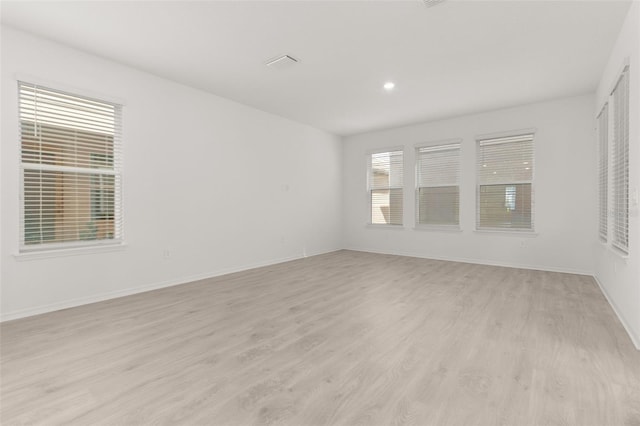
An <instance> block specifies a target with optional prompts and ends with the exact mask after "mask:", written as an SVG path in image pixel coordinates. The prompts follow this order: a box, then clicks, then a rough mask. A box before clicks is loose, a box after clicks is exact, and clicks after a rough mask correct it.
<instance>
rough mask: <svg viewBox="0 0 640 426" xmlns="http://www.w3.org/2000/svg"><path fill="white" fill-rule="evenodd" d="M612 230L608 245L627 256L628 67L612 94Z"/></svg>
mask: <svg viewBox="0 0 640 426" xmlns="http://www.w3.org/2000/svg"><path fill="white" fill-rule="evenodd" d="M611 96H612V104H613V161H612V168H613V170H612V181H613V182H612V184H613V205H612V206H611V209H612V213H613V223H612V226H613V229H612V231H611V237H612V239H611V244H612V245H613V246H614V247H616V248H617V249H619V250H621V251H623V252H624V253H628V252H629V67H626V68H625V69H624V71H623V72H622V75H621V76H620V79H619V80H618V82H617V84H616V86H615V88H614V89H613V92H612V94H611Z"/></svg>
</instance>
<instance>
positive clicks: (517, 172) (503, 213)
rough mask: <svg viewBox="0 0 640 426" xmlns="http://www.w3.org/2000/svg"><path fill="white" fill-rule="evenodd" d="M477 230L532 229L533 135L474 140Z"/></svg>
mask: <svg viewBox="0 0 640 426" xmlns="http://www.w3.org/2000/svg"><path fill="white" fill-rule="evenodd" d="M477 176H478V197H477V200H478V201H477V202H478V209H477V228H478V229H499V230H500V229H513V230H533V214H532V212H533V187H532V186H533V134H525V135H518V136H510V137H503V138H491V139H481V140H479V141H478V164H477Z"/></svg>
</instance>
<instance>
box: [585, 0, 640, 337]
mask: <svg viewBox="0 0 640 426" xmlns="http://www.w3.org/2000/svg"><path fill="white" fill-rule="evenodd" d="M627 58H628V59H629V77H630V97H629V164H630V173H629V189H630V193H631V194H634V193H636V194H637V193H638V191H639V188H640V3H639V2H637V1H636V2H634V3H633V4H632V6H631V8H630V9H629V13H628V14H627V17H626V20H625V23H624V25H623V27H622V30H621V31H620V35H619V36H618V40H617V42H616V44H615V47H614V49H613V51H612V53H611V56H610V58H609V61H608V63H607V66H606V68H605V70H604V73H603V75H602V79H601V80H600V84H599V86H598V91H597V96H596V105H595V107H594V110H593V111H592V115H593V116H594V117H595V116H596V114H597V113H598V112H599V111H600V109H601V108H602V105H604V103H605V102H606V101H607V99H608V97H609V94H610V92H611V90H612V89H613V85H614V84H615V82H616V81H617V79H618V77H619V74H620V72H621V71H622V67H623V65H624V63H625V60H626V59H627ZM610 111H611V110H610ZM629 207H630V218H629V231H630V232H629V256H628V257H623V256H621V255H620V254H618V253H617V252H615V251H614V250H612V249H611V248H610V246H609V245H607V244H602V243H601V242H600V241H599V240H598V239H597V238H595V237H594V243H592V246H595V253H596V262H595V276H596V278H597V280H598V282H599V283H600V286H601V288H602V289H603V291H604V293H605V295H606V296H607V298H608V299H609V302H610V303H611V305H612V306H613V307H614V309H615V310H616V313H617V314H618V316H619V317H620V320H621V321H622V322H623V324H624V325H625V327H626V329H627V331H628V332H629V334H630V335H631V338H632V339H633V340H634V343H635V345H636V347H637V348H638V349H640V218H639V214H638V204H637V202H636V203H635V204H634V202H633V201H631V203H630V206H629ZM609 222H611V220H609Z"/></svg>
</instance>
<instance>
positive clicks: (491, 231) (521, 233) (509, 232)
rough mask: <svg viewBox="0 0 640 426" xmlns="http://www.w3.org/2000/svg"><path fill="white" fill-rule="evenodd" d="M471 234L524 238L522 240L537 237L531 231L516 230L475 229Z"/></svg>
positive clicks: (535, 233)
mask: <svg viewBox="0 0 640 426" xmlns="http://www.w3.org/2000/svg"><path fill="white" fill-rule="evenodd" d="M473 232H475V233H478V234H488V235H501V236H505V237H524V238H535V237H537V236H538V233H537V232H535V231H533V230H524V229H523V230H517V229H505V230H499V229H475V230H474V231H473Z"/></svg>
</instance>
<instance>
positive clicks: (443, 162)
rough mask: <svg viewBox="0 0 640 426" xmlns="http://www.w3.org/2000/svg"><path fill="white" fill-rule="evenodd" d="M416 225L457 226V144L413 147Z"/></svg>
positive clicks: (458, 163) (458, 205)
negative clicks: (415, 172) (415, 180)
mask: <svg viewBox="0 0 640 426" xmlns="http://www.w3.org/2000/svg"><path fill="white" fill-rule="evenodd" d="M416 169H417V170H416V171H417V189H416V200H417V219H418V224H419V225H458V224H459V222H460V221H459V211H460V189H459V184H460V182H459V175H460V143H448V144H443V145H437V146H423V147H418V148H416Z"/></svg>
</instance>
